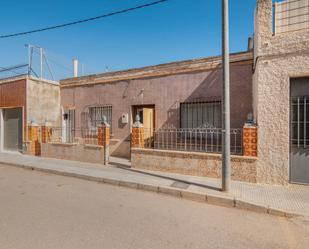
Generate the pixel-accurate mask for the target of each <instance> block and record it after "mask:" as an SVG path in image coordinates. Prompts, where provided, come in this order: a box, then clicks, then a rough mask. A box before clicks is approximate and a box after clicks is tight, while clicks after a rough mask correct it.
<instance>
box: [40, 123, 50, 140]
mask: <svg viewBox="0 0 309 249" xmlns="http://www.w3.org/2000/svg"><path fill="white" fill-rule="evenodd" d="M51 132H52V129H51V125H50V124H49V123H47V122H46V123H45V124H44V125H42V126H41V136H42V139H41V141H42V143H49V142H50V141H51Z"/></svg>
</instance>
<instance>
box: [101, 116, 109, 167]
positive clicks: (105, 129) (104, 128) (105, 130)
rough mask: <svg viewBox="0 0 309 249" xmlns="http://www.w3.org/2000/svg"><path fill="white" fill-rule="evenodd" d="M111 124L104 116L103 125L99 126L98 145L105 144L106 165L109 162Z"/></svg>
mask: <svg viewBox="0 0 309 249" xmlns="http://www.w3.org/2000/svg"><path fill="white" fill-rule="evenodd" d="M109 142H110V125H109V124H108V123H107V121H106V118H105V117H103V120H102V125H101V126H100V127H99V128H98V145H100V146H104V165H106V164H107V163H108V162H109Z"/></svg>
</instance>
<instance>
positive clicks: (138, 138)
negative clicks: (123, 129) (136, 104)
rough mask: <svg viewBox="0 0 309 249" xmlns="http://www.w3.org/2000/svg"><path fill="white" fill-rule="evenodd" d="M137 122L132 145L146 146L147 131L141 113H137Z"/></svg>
mask: <svg viewBox="0 0 309 249" xmlns="http://www.w3.org/2000/svg"><path fill="white" fill-rule="evenodd" d="M135 120H136V121H135V123H134V124H133V127H132V134H131V147H132V148H144V145H145V144H144V143H145V132H144V126H143V124H142V123H141V122H140V117H139V115H136V118H135Z"/></svg>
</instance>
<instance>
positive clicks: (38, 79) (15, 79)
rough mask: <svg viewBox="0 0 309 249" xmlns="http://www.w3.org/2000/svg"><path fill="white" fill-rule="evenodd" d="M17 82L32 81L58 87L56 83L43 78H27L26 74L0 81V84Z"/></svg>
mask: <svg viewBox="0 0 309 249" xmlns="http://www.w3.org/2000/svg"><path fill="white" fill-rule="evenodd" d="M18 80H33V81H40V82H43V83H48V84H53V85H59V82H58V81H53V80H47V79H44V78H43V79H41V78H37V77H34V76H29V75H28V74H22V75H17V76H12V77H8V78H3V79H0V84H5V83H10V82H14V81H18Z"/></svg>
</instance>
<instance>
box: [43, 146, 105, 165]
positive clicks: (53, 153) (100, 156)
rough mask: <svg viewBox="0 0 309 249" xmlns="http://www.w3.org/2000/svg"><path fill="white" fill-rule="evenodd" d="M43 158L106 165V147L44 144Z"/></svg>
mask: <svg viewBox="0 0 309 249" xmlns="http://www.w3.org/2000/svg"><path fill="white" fill-rule="evenodd" d="M41 146H42V147H41V156H42V157H49V158H57V159H64V160H72V161H79V162H88V163H99V164H104V147H102V146H94V145H83V144H63V143H42V144H41Z"/></svg>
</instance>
